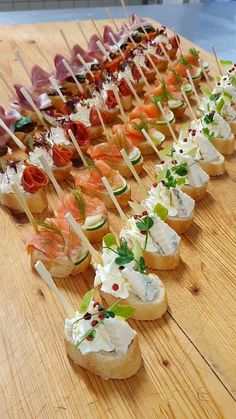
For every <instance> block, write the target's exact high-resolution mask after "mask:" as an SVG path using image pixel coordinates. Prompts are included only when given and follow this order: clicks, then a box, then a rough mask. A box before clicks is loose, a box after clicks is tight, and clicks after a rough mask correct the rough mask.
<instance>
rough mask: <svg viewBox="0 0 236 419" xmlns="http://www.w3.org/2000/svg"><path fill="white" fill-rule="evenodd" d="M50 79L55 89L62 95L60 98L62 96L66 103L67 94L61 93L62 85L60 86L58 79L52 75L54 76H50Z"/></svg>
mask: <svg viewBox="0 0 236 419" xmlns="http://www.w3.org/2000/svg"><path fill="white" fill-rule="evenodd" d="M49 80H50V83H51V85H52V87H53V89H55V90H56V91H57V93H58V95H59V96H60V98H61V100H62V102H63V103H66V98H65V96H64V95H63V94H62V93H61V89H60V87H59V86H58V83H57V81H56V79H55V78H54V77H52V76H51V77H49Z"/></svg>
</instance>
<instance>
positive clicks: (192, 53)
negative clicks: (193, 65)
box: [189, 48, 200, 58]
mask: <svg viewBox="0 0 236 419" xmlns="http://www.w3.org/2000/svg"><path fill="white" fill-rule="evenodd" d="M189 52H190V54H191V55H192V56H193V58H199V52H200V51H197V50H196V48H189Z"/></svg>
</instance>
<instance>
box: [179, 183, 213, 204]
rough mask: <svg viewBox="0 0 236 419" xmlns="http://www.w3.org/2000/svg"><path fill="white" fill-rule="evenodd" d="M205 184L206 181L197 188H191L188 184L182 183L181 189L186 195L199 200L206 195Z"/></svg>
mask: <svg viewBox="0 0 236 419" xmlns="http://www.w3.org/2000/svg"><path fill="white" fill-rule="evenodd" d="M207 185H208V182H206V183H204V185H202V186H201V187H199V188H193V187H192V186H190V185H183V186H182V188H181V189H182V191H183V192H184V193H186V194H187V195H188V196H191V198H193V199H194V201H200V200H201V199H202V198H203V197H204V196H205V195H206V190H207Z"/></svg>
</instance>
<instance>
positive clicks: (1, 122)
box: [0, 119, 27, 152]
mask: <svg viewBox="0 0 236 419" xmlns="http://www.w3.org/2000/svg"><path fill="white" fill-rule="evenodd" d="M0 126H1V127H2V128H3V129H4V130H5V131H6V133H7V134H8V135H9V137H11V139H12V140H13V141H14V143H15V144H16V145H17V147H18V148H20V149H21V150H23V151H24V152H26V151H27V148H26V147H25V146H24V144H23V143H22V142H21V141H20V140H19V138H17V136H16V135H15V134H13V132H11V130H10V129H9V128H8V126H7V125H6V124H5V122H3V121H2V119H0Z"/></svg>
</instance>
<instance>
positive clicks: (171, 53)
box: [167, 48, 178, 60]
mask: <svg viewBox="0 0 236 419" xmlns="http://www.w3.org/2000/svg"><path fill="white" fill-rule="evenodd" d="M177 51H178V48H172V49H171V50H168V51H167V54H168V55H169V57H170V59H171V60H175V58H176V54H177Z"/></svg>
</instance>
